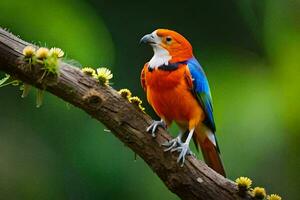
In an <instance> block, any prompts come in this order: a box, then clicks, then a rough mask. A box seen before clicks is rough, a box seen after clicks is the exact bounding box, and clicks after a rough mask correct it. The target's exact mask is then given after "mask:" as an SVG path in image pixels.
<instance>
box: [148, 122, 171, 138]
mask: <svg viewBox="0 0 300 200" xmlns="http://www.w3.org/2000/svg"><path fill="white" fill-rule="evenodd" d="M159 126H161V127H163V128H166V127H167V126H166V124H165V122H164V121H162V120H161V121H153V122H152V124H151V125H150V126H149V127H148V128H147V129H146V131H147V132H151V135H152V137H155V136H156V134H155V131H156V129H157V128H158V127H159Z"/></svg>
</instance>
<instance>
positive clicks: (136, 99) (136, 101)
mask: <svg viewBox="0 0 300 200" xmlns="http://www.w3.org/2000/svg"><path fill="white" fill-rule="evenodd" d="M128 100H129V102H130V103H132V104H134V105H136V106H137V107H138V108H139V109H140V110H141V111H143V112H145V108H144V107H143V106H142V103H143V102H142V100H141V99H140V98H139V97H137V96H135V97H130V98H129V99H128Z"/></svg>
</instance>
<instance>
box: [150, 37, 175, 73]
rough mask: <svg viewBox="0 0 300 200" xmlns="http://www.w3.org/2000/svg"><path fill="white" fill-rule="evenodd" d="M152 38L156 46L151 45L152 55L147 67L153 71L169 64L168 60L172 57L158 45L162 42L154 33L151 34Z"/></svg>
mask: <svg viewBox="0 0 300 200" xmlns="http://www.w3.org/2000/svg"><path fill="white" fill-rule="evenodd" d="M152 36H153V38H154V41H155V43H156V44H153V45H151V46H152V48H153V51H154V55H153V57H152V58H151V60H150V61H149V67H150V68H152V69H154V68H156V67H159V66H161V65H164V64H165V65H167V64H168V63H169V60H171V59H172V56H170V54H169V52H168V51H167V50H166V49H164V48H163V47H161V46H160V45H159V44H160V43H161V42H162V39H161V38H160V37H158V36H157V34H156V31H154V32H153V33H152Z"/></svg>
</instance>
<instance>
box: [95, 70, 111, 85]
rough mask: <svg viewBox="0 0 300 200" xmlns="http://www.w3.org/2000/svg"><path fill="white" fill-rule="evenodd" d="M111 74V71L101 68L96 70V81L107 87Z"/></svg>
mask: <svg viewBox="0 0 300 200" xmlns="http://www.w3.org/2000/svg"><path fill="white" fill-rule="evenodd" d="M112 77H113V74H112V73H111V71H110V70H109V69H107V68H105V67H101V68H98V69H97V79H98V80H99V82H100V83H101V84H103V85H108V84H109V80H110V79H112Z"/></svg>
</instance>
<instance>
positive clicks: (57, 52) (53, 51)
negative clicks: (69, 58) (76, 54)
mask: <svg viewBox="0 0 300 200" xmlns="http://www.w3.org/2000/svg"><path fill="white" fill-rule="evenodd" d="M64 54H65V53H64V52H63V50H61V49H60V48H56V47H53V48H51V49H50V55H51V56H54V57H57V58H61V57H63V56H64Z"/></svg>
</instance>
